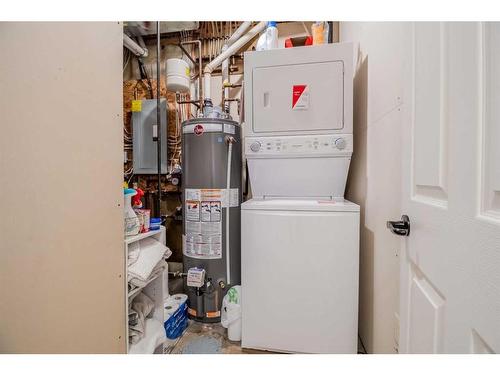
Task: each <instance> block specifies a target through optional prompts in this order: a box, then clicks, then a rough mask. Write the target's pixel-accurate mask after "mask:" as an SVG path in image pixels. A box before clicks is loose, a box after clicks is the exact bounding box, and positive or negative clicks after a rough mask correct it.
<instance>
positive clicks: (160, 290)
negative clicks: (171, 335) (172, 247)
mask: <svg viewBox="0 0 500 375" xmlns="http://www.w3.org/2000/svg"><path fill="white" fill-rule="evenodd" d="M165 233H166V228H165V227H164V226H161V227H160V229H158V230H152V231H149V232H147V233H141V234H138V235H136V236H131V237H126V238H125V240H124V250H125V273H124V275H125V277H124V279H125V285H124V287H125V294H126V295H127V299H126V305H125V312H124V313H125V321H126V322H127V324H126V326H125V336H124V337H125V338H126V343H127V353H129V351H130V344H129V342H128V328H129V327H128V311H129V305H130V303H131V302H132V300H133V299H134V297H135V296H137V295H138V294H139V292H141V291H144V293H145V294H146V295H148V297H150V298H151V299H152V300H153V302H154V305H155V306H154V309H153V312H152V317H153V318H154V319H157V320H159V321H160V322H162V323H163V309H164V300H165V299H166V297H167V296H168V290H164V289H165V288H164V285H165V284H164V278H166V277H168V270H167V269H166V270H165V271H164V272H163V273H162V274H159V275H157V276H155V277H153V278H152V279H151V280H149V282H148V284H147V285H146V286H144V287H142V288H135V289H133V290H131V291H129V290H128V282H127V275H128V249H129V245H130V244H132V243H135V242H138V241H141V240H143V239H145V238H149V237H151V238H154V239H155V240H157V241H159V242H161V243H162V244H164V243H165ZM163 351H164V347H163V344H161V345H159V346H158V347H157V348H156V350H155V353H163ZM144 354H152V353H144Z"/></svg>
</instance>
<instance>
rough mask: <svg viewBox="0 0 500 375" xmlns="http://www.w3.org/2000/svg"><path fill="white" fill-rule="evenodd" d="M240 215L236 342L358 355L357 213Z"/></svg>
mask: <svg viewBox="0 0 500 375" xmlns="http://www.w3.org/2000/svg"><path fill="white" fill-rule="evenodd" d="M250 202H251V201H250ZM250 202H249V203H250ZM241 214H242V248H241V260H242V267H241V268H242V269H241V281H242V346H243V347H246V348H256V349H264V350H271V351H283V352H302V353H356V351H357V332H358V260H359V253H358V232H359V212H324V211H323V212H315V211H279V210H255V209H244V207H242V212H241Z"/></svg>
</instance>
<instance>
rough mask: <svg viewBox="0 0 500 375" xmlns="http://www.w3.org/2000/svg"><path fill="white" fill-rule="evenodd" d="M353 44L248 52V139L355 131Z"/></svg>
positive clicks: (246, 57)
mask: <svg viewBox="0 0 500 375" xmlns="http://www.w3.org/2000/svg"><path fill="white" fill-rule="evenodd" d="M352 65H353V54H352V44H351V43H334V44H325V45H320V46H305V47H294V48H281V49H273V50H269V51H256V52H247V53H245V129H246V135H247V136H281V135H285V134H286V135H313V134H335V133H352V78H353V69H352Z"/></svg>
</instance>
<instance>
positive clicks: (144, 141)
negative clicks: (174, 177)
mask: <svg viewBox="0 0 500 375" xmlns="http://www.w3.org/2000/svg"><path fill="white" fill-rule="evenodd" d="M156 104H157V101H156V99H146V100H141V104H140V105H137V106H135V108H133V112H132V138H133V146H134V152H133V155H134V161H133V166H134V173H135V174H156V173H158V167H157V166H158V164H157V163H158V161H157V159H158V157H157V143H156V140H155V139H156V135H157V132H158V128H157V127H156V123H157V121H156V120H157V118H156ZM160 118H161V125H160V130H159V131H160V136H161V137H160V139H161V173H167V102H166V100H165V99H161V101H160Z"/></svg>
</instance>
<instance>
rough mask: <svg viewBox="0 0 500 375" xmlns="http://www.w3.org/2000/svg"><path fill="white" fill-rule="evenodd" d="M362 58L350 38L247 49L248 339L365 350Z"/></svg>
mask: <svg viewBox="0 0 500 375" xmlns="http://www.w3.org/2000/svg"><path fill="white" fill-rule="evenodd" d="M352 64H353V49H352V44H350V43H340V44H327V45H322V46H312V47H298V48H289V49H276V50H270V51H259V52H248V53H246V54H245V124H244V129H245V140H244V154H245V156H246V159H247V162H248V171H249V178H250V186H251V192H252V199H250V200H249V201H247V202H245V203H243V204H242V205H241V236H242V237H241V246H242V247H241V284H242V325H243V326H242V346H243V347H246V348H256V349H263V350H271V351H282V352H302V353H356V352H357V332H358V276H359V206H357V205H356V204H354V203H351V202H349V201H346V200H345V199H344V191H345V185H346V180H347V174H348V170H349V164H350V160H351V155H352V152H353V134H352V130H353V129H352V78H353V66H352Z"/></svg>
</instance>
